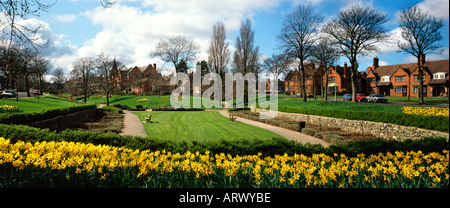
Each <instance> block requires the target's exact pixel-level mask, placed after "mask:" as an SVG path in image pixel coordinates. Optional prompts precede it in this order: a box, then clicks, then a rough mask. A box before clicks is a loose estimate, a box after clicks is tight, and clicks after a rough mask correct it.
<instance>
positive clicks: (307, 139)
mask: <svg viewBox="0 0 450 208" xmlns="http://www.w3.org/2000/svg"><path fill="white" fill-rule="evenodd" d="M207 111H217V112H219V113H220V114H221V115H222V116H225V117H227V118H228V115H229V113H228V111H227V109H222V110H207ZM123 114H124V118H123V128H122V131H121V133H120V135H130V136H140V137H148V135H147V133H146V130H145V128H144V125H143V124H142V121H141V119H139V117H138V116H137V115H136V114H134V113H132V112H131V111H127V110H124V111H123ZM236 121H238V122H242V123H245V124H248V125H252V126H256V127H259V128H262V129H266V130H269V131H272V132H274V133H276V134H279V135H281V136H282V137H284V138H286V139H289V140H293V141H296V142H300V143H303V144H306V143H311V144H322V145H323V146H324V147H328V146H329V145H330V144H329V143H328V142H325V141H323V140H321V139H318V138H315V137H312V136H309V135H306V134H303V133H300V132H297V131H292V130H289V129H285V128H281V127H278V126H272V125H269V124H265V123H261V122H258V121H253V120H249V119H245V118H241V117H239V118H237V119H236Z"/></svg>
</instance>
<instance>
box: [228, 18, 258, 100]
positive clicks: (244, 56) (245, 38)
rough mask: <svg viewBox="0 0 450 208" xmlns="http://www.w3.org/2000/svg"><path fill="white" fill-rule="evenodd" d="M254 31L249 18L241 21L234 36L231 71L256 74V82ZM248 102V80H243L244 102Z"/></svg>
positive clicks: (256, 66) (256, 65)
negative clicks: (237, 34) (234, 48)
mask: <svg viewBox="0 0 450 208" xmlns="http://www.w3.org/2000/svg"><path fill="white" fill-rule="evenodd" d="M254 40H255V31H254V30H252V23H251V21H250V19H246V20H245V21H242V22H241V27H240V29H239V36H238V37H237V38H236V50H235V51H234V54H233V65H234V68H233V72H234V73H236V72H240V73H241V74H243V75H244V76H245V75H246V74H247V73H254V74H255V75H256V83H258V73H259V72H260V66H259V62H258V61H259V47H258V46H255V45H254V43H253V42H254ZM247 102H248V82H244V103H247Z"/></svg>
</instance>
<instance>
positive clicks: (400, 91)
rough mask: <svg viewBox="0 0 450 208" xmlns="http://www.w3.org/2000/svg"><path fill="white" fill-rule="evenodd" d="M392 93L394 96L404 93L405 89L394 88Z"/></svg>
mask: <svg viewBox="0 0 450 208" xmlns="http://www.w3.org/2000/svg"><path fill="white" fill-rule="evenodd" d="M394 93H395V94H401V93H406V87H395V88H394Z"/></svg>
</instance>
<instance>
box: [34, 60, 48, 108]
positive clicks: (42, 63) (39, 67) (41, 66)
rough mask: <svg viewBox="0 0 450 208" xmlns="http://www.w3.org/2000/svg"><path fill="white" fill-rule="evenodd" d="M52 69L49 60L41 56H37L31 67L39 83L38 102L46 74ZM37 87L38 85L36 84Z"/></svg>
mask: <svg viewBox="0 0 450 208" xmlns="http://www.w3.org/2000/svg"><path fill="white" fill-rule="evenodd" d="M51 68H52V64H51V63H50V61H49V60H47V59H44V58H43V57H41V56H36V57H34V59H33V65H32V66H31V72H32V76H34V77H35V78H34V79H35V80H36V81H37V88H38V90H39V93H38V100H39V99H40V98H39V97H40V94H41V93H42V83H43V82H44V74H46V73H48V72H49V71H50V69H51ZM35 85H36V84H35Z"/></svg>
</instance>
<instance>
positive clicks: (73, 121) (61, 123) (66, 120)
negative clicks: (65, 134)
mask: <svg viewBox="0 0 450 208" xmlns="http://www.w3.org/2000/svg"><path fill="white" fill-rule="evenodd" d="M97 113H98V110H97V109H88V110H83V111H79V112H76V113H71V114H67V115H61V116H56V117H54V118H51V119H46V120H43V121H39V122H34V123H31V124H28V125H30V126H33V127H37V128H41V129H45V128H48V129H50V130H52V131H53V130H57V131H61V130H64V129H67V128H71V127H74V126H76V125H77V124H79V123H81V122H85V121H88V120H89V119H90V118H92V117H94V116H96V115H97Z"/></svg>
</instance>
